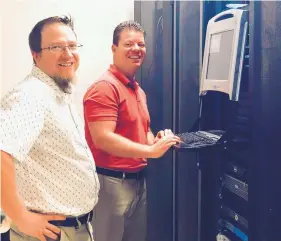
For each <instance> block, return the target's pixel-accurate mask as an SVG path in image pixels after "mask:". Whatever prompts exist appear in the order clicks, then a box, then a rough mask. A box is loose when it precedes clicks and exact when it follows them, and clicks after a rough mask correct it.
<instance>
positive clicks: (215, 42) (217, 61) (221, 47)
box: [206, 30, 234, 80]
mask: <svg viewBox="0 0 281 241" xmlns="http://www.w3.org/2000/svg"><path fill="white" fill-rule="evenodd" d="M233 34H234V30H228V31H224V32H220V33H215V34H212V35H211V39H210V49H209V59H208V65H207V73H206V79H211V80H228V77H229V70H230V65H231V58H232V45H233Z"/></svg>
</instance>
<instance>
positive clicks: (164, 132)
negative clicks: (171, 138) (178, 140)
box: [154, 129, 174, 143]
mask: <svg viewBox="0 0 281 241" xmlns="http://www.w3.org/2000/svg"><path fill="white" fill-rule="evenodd" d="M172 134H174V133H173V132H172V130H170V129H165V130H161V131H158V133H157V135H156V137H155V139H154V143H156V142H158V141H159V140H160V139H161V138H162V137H164V136H167V135H172Z"/></svg>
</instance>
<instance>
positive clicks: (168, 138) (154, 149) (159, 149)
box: [149, 132, 181, 158]
mask: <svg viewBox="0 0 281 241" xmlns="http://www.w3.org/2000/svg"><path fill="white" fill-rule="evenodd" d="M164 134H165V132H164ZM179 142H181V139H180V138H179V137H178V136H175V135H174V134H173V133H172V132H170V133H167V135H164V136H162V137H161V138H160V139H159V140H158V141H157V142H156V143H154V144H153V145H152V146H149V148H150V154H151V156H150V158H159V157H161V156H163V155H164V154H165V152H166V151H168V150H169V148H170V147H171V146H173V145H177V144H178V143H179Z"/></svg>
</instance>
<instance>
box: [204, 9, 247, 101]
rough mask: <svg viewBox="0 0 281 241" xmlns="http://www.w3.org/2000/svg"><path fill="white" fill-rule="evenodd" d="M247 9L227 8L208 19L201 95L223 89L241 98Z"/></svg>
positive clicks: (230, 96) (231, 95) (230, 94)
mask: <svg viewBox="0 0 281 241" xmlns="http://www.w3.org/2000/svg"><path fill="white" fill-rule="evenodd" d="M246 14H247V13H246V11H244V10H241V9H231V10H227V11H224V12H222V13H220V14H218V15H216V16H215V17H213V18H212V19H210V21H209V22H208V26H207V33H206V40H205V50H204V57H203V66H202V73H201V81H200V95H205V94H206V92H207V91H210V90H212V91H220V92H224V93H226V94H228V95H229V99H230V100H235V101H237V100H238V98H239V90H240V81H241V72H242V67H243V59H244V49H245V43H246V37H247V28H248V22H247V17H246Z"/></svg>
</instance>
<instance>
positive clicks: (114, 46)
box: [111, 44, 117, 53]
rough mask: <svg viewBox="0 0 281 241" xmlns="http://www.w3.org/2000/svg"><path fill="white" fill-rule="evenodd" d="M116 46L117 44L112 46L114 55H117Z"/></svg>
mask: <svg viewBox="0 0 281 241" xmlns="http://www.w3.org/2000/svg"><path fill="white" fill-rule="evenodd" d="M116 47H117V46H116V45H115V44H112V46H111V50H112V53H115V52H116Z"/></svg>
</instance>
